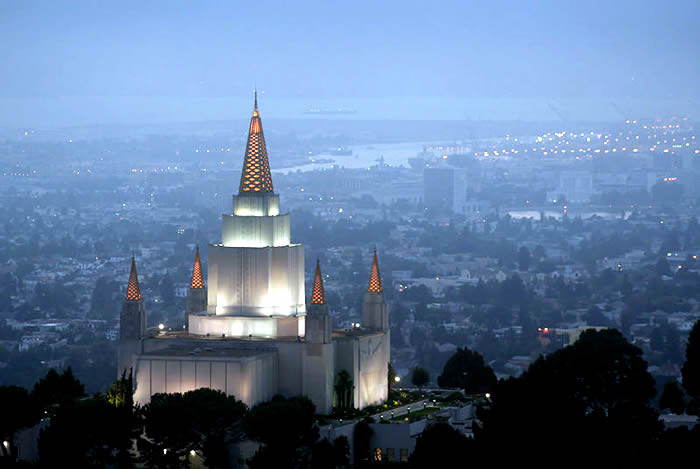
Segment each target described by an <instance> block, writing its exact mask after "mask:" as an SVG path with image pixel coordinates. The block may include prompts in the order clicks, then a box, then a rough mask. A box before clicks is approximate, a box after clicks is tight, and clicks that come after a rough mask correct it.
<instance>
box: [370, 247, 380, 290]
mask: <svg viewBox="0 0 700 469" xmlns="http://www.w3.org/2000/svg"><path fill="white" fill-rule="evenodd" d="M367 291H368V292H370V293H381V292H382V278H381V277H380V276H379V264H378V263H377V250H376V249H375V250H374V259H373V260H372V272H371V273H370V274H369V288H367Z"/></svg>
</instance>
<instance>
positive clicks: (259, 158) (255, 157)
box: [238, 87, 274, 195]
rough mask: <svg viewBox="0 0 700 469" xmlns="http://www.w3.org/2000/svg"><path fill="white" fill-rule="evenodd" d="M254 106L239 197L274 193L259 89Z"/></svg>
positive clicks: (256, 92) (255, 94)
mask: <svg viewBox="0 0 700 469" xmlns="http://www.w3.org/2000/svg"><path fill="white" fill-rule="evenodd" d="M254 106H255V108H254V109H253V116H252V117H251V118H250V127H249V128H248V143H247V144H246V150H245V157H244V159H243V168H242V170H241V183H240V186H239V190H238V193H239V195H240V194H246V193H247V194H254V193H256V192H258V193H274V189H273V187H272V175H271V173H270V162H269V161H268V158H267V147H266V145H265V136H264V135H263V129H262V121H261V119H260V113H259V112H258V89H257V87H256V88H255V92H254Z"/></svg>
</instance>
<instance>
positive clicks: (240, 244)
mask: <svg viewBox="0 0 700 469" xmlns="http://www.w3.org/2000/svg"><path fill="white" fill-rule="evenodd" d="M208 254H209V256H208V264H207V266H208V269H207V270H208V275H207V282H206V283H205V279H204V275H203V272H202V265H201V261H200V256H199V249H197V252H196V254H195V261H194V267H193V271H192V280H191V283H190V288H189V291H188V294H187V298H186V301H185V318H186V321H185V323H186V327H185V329H184V330H177V331H171V330H167V328H164V330H160V329H159V328H151V329H147V328H146V311H145V309H144V307H143V299H142V297H141V292H140V289H139V285H138V277H137V274H136V263H135V260H134V259H132V265H131V275H130V278H129V288H128V292H127V297H126V299H125V301H124V306H123V310H122V314H121V327H120V330H121V337H120V341H119V369H118V370H117V371H118V373H119V374H121V373H122V372H123V371H124V370H129V369H132V370H133V371H134V377H135V383H136V384H135V386H136V390H135V395H134V396H135V401H136V402H138V403H141V404H143V403H146V402H148V401H149V400H150V398H151V396H152V395H153V394H156V393H162V392H167V393H172V392H186V391H189V390H192V389H197V388H201V387H205V388H211V389H218V390H221V391H223V392H225V393H227V394H232V395H234V396H235V397H236V398H238V399H240V400H242V401H243V402H245V403H246V404H248V405H249V406H252V405H255V404H257V403H259V402H262V401H265V400H268V399H270V398H271V397H272V396H273V395H275V394H282V395H285V396H297V395H305V396H308V397H309V398H310V399H311V400H312V401H313V402H314V404H316V408H317V411H318V412H322V413H326V412H329V411H330V410H331V408H332V407H333V406H334V399H335V398H336V396H334V382H335V379H336V376H337V375H338V374H339V373H340V372H341V371H343V370H344V371H346V372H347V373H348V374H349V376H350V379H351V380H352V383H353V384H352V404H353V406H354V407H356V408H362V407H365V406H367V405H371V404H377V403H380V402H382V401H384V400H385V399H386V398H387V389H388V386H387V379H388V377H387V371H388V363H389V359H390V340H389V319H388V311H387V306H386V302H385V301H384V295H383V292H382V287H381V279H380V274H379V265H378V261H377V255H376V252H375V254H374V259H373V262H372V268H371V275H370V282H369V287H368V292H367V293H366V294H365V298H364V304H363V308H362V321H363V323H362V324H361V327H353V328H352V329H349V330H342V329H333V328H332V324H331V323H332V321H331V316H330V314H329V309H328V308H329V306H328V305H327V304H326V297H325V292H324V288H323V278H322V276H321V266H320V263H319V262H317V264H316V275H315V277H314V285H313V288H312V290H311V301H310V302H309V305H308V306H307V304H306V297H305V285H304V246H303V245H302V244H296V243H292V242H291V232H290V219H289V214H286V213H282V212H281V210H280V196H279V195H278V194H276V193H275V192H274V189H273V184H272V175H271V172H270V163H269V159H268V154H267V148H266V145H265V137H264V134H263V129H262V121H261V118H260V113H259V110H258V105H257V94H256V97H255V105H254V109H253V116H252V118H251V120H250V126H249V130H248V142H247V146H246V151H245V156H244V161H243V168H242V171H241V179H240V183H239V187H238V194H237V195H234V196H233V209H232V211H231V213H230V214H224V215H223V217H222V239H221V242H220V243H217V244H211V245H209V253H208Z"/></svg>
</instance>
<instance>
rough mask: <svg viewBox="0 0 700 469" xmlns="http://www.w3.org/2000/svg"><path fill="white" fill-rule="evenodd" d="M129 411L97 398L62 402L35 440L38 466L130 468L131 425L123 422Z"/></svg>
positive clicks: (132, 462) (132, 430) (132, 426)
mask: <svg viewBox="0 0 700 469" xmlns="http://www.w3.org/2000/svg"><path fill="white" fill-rule="evenodd" d="M129 410H130V409H129ZM129 410H127V409H124V408H117V407H115V406H113V405H110V404H109V403H108V402H107V401H106V400H105V399H103V398H101V397H93V398H90V399H85V400H80V401H68V402H64V403H63V404H61V405H60V406H59V407H58V408H56V409H55V412H54V415H53V417H51V423H50V425H49V426H48V427H46V428H44V429H43V430H42V431H41V434H40V436H39V457H40V462H41V466H42V467H43V466H45V467H107V466H113V467H114V466H116V467H124V468H126V467H133V465H134V461H133V458H132V457H131V454H130V452H129V450H130V449H131V446H132V438H133V437H134V436H135V431H134V430H135V425H134V423H135V421H134V420H133V419H130V418H125V417H126V416H127V412H128V411H129Z"/></svg>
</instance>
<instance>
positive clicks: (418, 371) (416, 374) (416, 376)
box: [411, 366, 430, 389]
mask: <svg viewBox="0 0 700 469" xmlns="http://www.w3.org/2000/svg"><path fill="white" fill-rule="evenodd" d="M429 380H430V374H429V373H428V370H426V369H425V368H421V367H420V366H417V367H415V368H414V369H413V373H411V382H412V383H413V385H414V386H416V387H417V388H418V389H421V388H422V387H423V386H425V385H426V384H428V381H429Z"/></svg>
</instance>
